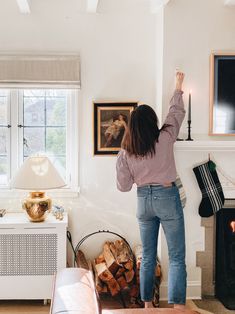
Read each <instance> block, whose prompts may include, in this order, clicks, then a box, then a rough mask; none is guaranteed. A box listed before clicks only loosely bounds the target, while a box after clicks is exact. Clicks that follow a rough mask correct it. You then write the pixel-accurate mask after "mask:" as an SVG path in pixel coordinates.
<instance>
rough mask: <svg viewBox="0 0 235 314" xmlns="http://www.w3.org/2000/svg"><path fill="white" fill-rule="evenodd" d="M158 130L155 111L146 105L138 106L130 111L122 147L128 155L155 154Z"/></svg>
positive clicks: (142, 155)
mask: <svg viewBox="0 0 235 314" xmlns="http://www.w3.org/2000/svg"><path fill="white" fill-rule="evenodd" d="M159 134H160V130H159V128H158V118H157V115H156V113H155V111H154V110H153V109H152V108H151V107H150V106H148V105H141V106H138V107H137V108H136V109H135V110H133V111H132V113H131V117H130V120H129V124H128V127H127V129H126V132H125V134H124V137H123V140H122V148H123V149H125V150H126V151H127V152H128V153H129V154H130V155H134V156H135V157H144V156H146V155H148V154H150V155H151V156H153V155H154V154H155V144H156V142H158V137H159Z"/></svg>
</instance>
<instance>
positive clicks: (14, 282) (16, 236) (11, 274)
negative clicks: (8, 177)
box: [0, 213, 67, 299]
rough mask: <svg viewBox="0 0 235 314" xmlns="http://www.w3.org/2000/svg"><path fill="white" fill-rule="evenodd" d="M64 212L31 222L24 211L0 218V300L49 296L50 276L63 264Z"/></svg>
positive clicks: (64, 256)
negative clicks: (62, 216) (60, 214)
mask: <svg viewBox="0 0 235 314" xmlns="http://www.w3.org/2000/svg"><path fill="white" fill-rule="evenodd" d="M66 229H67V215H65V217H64V220H62V221H58V220H56V219H55V217H54V216H52V215H50V216H49V217H48V218H47V220H46V221H45V222H41V223H32V222H30V221H29V220H28V218H27V217H26V215H25V214H24V213H23V214H21V213H10V214H6V215H5V216H4V217H3V218H1V220H0V299H50V298H51V294H52V283H53V275H54V274H55V272H56V271H57V270H59V269H62V268H64V267H66Z"/></svg>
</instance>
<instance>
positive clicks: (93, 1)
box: [86, 0, 99, 13]
mask: <svg viewBox="0 0 235 314" xmlns="http://www.w3.org/2000/svg"><path fill="white" fill-rule="evenodd" d="M98 4H99V0H87V6H86V10H87V12H88V13H96V12H97V8H98Z"/></svg>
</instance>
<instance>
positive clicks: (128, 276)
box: [124, 269, 135, 283]
mask: <svg viewBox="0 0 235 314" xmlns="http://www.w3.org/2000/svg"><path fill="white" fill-rule="evenodd" d="M124 275H125V278H126V281H127V282H128V283H129V282H131V281H132V280H133V278H134V276H135V272H134V270H133V269H131V270H128V271H126V272H125V273H124Z"/></svg>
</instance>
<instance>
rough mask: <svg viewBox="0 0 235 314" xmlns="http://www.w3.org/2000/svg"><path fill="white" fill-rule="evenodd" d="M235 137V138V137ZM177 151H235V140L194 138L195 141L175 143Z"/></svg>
mask: <svg viewBox="0 0 235 314" xmlns="http://www.w3.org/2000/svg"><path fill="white" fill-rule="evenodd" d="M234 139H235V138H234ZM175 150H176V151H190V152H194V151H202V152H205V151H206V152H210V151H211V152H215V151H217V152H224V151H229V152H235V140H234V141H233V140H224V141H222V140H221V141H217V140H194V141H177V142H176V144H175Z"/></svg>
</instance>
